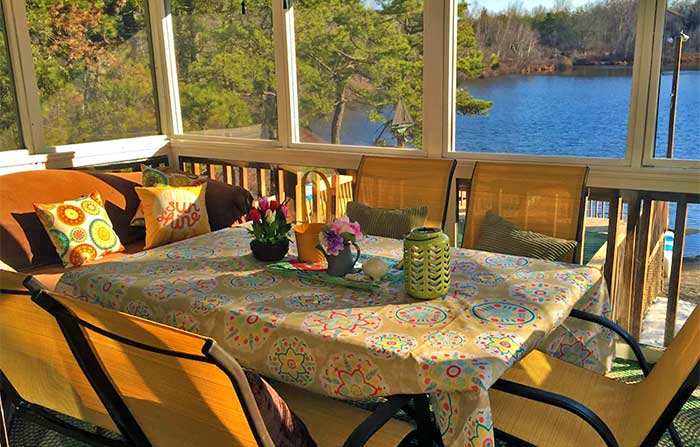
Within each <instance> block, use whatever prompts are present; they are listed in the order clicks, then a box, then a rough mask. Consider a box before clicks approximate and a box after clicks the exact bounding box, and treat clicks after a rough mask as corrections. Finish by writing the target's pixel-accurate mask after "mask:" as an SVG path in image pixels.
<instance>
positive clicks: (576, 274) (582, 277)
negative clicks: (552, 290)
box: [554, 270, 593, 291]
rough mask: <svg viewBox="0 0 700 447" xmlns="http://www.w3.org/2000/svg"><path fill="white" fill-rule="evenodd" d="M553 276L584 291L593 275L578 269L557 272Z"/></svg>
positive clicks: (591, 280)
mask: <svg viewBox="0 0 700 447" xmlns="http://www.w3.org/2000/svg"><path fill="white" fill-rule="evenodd" d="M554 277H555V278H556V279H558V280H559V281H561V282H563V283H565V284H571V285H572V286H576V287H577V288H578V289H579V290H581V291H585V290H586V289H587V288H588V287H589V286H590V284H591V282H593V277H592V276H591V274H590V273H588V272H582V271H580V270H576V271H573V272H572V271H568V272H559V273H557V274H555V275H554Z"/></svg>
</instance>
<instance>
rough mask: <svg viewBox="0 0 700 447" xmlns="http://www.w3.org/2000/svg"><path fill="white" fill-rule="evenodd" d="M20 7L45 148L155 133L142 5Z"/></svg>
mask: <svg viewBox="0 0 700 447" xmlns="http://www.w3.org/2000/svg"><path fill="white" fill-rule="evenodd" d="M26 8H27V20H28V23H29V34H30V38H31V45H32V53H33V56H34V68H35V71H36V76H37V83H38V86H39V94H40V97H41V111H42V116H43V122H44V134H45V138H46V144H47V145H49V146H55V145H63V144H71V143H83V142H88V141H101V140H111V139H116V138H128V137H137V136H144V135H153V134H158V133H160V131H159V125H158V119H157V110H156V101H155V96H154V86H153V73H152V63H151V52H150V43H149V36H148V34H149V33H148V26H147V17H148V15H147V14H146V9H145V1H144V0H123V1H118V2H114V1H107V0H81V1H68V0H58V1H45V0H28V1H27V2H26Z"/></svg>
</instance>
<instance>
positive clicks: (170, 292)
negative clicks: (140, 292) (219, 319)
mask: <svg viewBox="0 0 700 447" xmlns="http://www.w3.org/2000/svg"><path fill="white" fill-rule="evenodd" d="M214 288H216V278H203V277H201V276H183V277H176V278H166V279H159V280H156V281H153V282H152V283H151V284H149V285H148V286H146V287H145V288H144V293H145V294H146V296H147V297H149V298H151V299H155V300H159V301H165V300H168V299H170V298H175V297H186V296H197V295H204V294H207V293H209V292H212V291H213V290H214Z"/></svg>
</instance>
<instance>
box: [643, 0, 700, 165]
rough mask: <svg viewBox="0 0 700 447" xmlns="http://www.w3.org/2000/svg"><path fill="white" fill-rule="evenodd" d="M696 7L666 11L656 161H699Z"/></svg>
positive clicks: (682, 4)
mask: <svg viewBox="0 0 700 447" xmlns="http://www.w3.org/2000/svg"><path fill="white" fill-rule="evenodd" d="M698 19H699V15H698V3H697V2H694V3H693V2H690V1H672V2H669V3H668V5H667V8H666V14H665V18H664V32H663V43H662V50H661V69H660V70H661V75H660V79H659V103H658V113H657V122H656V145H655V154H654V156H655V157H656V158H673V159H685V160H698V159H700V147H698V145H699V143H700V27H698Z"/></svg>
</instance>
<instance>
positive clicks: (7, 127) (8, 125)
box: [0, 5, 21, 150]
mask: <svg viewBox="0 0 700 447" xmlns="http://www.w3.org/2000/svg"><path fill="white" fill-rule="evenodd" d="M6 39H7V38H6V34H5V24H4V22H3V10H2V5H0V150H9V149H17V148H19V147H21V142H20V134H19V126H18V122H17V121H18V120H17V103H16V102H15V101H16V99H15V92H14V87H13V85H12V73H11V70H10V58H9V55H8V51H7V45H6V43H7V41H6Z"/></svg>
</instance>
